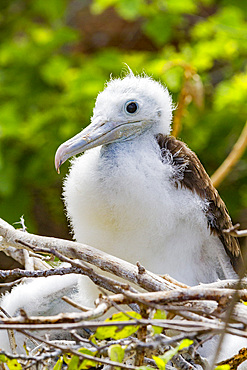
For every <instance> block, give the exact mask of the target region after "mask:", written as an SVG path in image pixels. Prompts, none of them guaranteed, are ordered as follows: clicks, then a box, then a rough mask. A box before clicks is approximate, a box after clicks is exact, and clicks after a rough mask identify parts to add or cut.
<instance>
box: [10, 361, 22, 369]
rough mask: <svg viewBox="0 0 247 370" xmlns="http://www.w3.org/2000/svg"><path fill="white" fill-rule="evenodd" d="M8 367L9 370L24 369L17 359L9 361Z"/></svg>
mask: <svg viewBox="0 0 247 370" xmlns="http://www.w3.org/2000/svg"><path fill="white" fill-rule="evenodd" d="M7 366H8V368H9V370H21V369H22V366H21V364H19V362H18V361H17V360H16V359H13V360H8V361H7Z"/></svg>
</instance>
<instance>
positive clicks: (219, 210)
mask: <svg viewBox="0 0 247 370" xmlns="http://www.w3.org/2000/svg"><path fill="white" fill-rule="evenodd" d="M157 142H158V144H159V146H160V149H161V155H162V157H165V156H167V152H169V156H170V155H171V156H172V164H173V165H174V166H177V168H178V171H179V169H181V168H185V170H184V173H183V177H182V178H181V179H180V178H178V179H174V180H175V181H174V183H175V186H176V187H178V186H179V185H180V186H181V187H185V188H187V189H189V190H191V191H193V192H195V193H197V194H198V195H199V196H200V197H201V198H202V199H205V200H207V201H208V202H209V206H208V209H207V211H206V217H207V220H208V226H209V227H210V230H211V232H212V233H213V234H215V235H218V237H219V239H220V240H221V242H222V244H223V245H224V248H225V251H226V253H227V254H228V256H229V257H230V260H231V264H232V266H233V268H234V270H235V271H236V272H238V273H239V272H240V271H241V270H242V268H243V259H242V255H241V251H240V247H239V243H238V240H237V239H236V238H235V237H233V236H231V235H229V234H226V233H224V232H223V230H224V229H228V228H230V227H231V226H232V222H231V218H230V216H229V213H228V211H227V208H226V206H225V203H224V202H223V200H222V199H221V197H220V196H219V193H218V192H217V190H216V189H215V188H214V186H213V184H212V181H211V179H210V177H209V176H208V174H207V172H206V171H205V169H204V167H203V165H202V164H201V162H200V161H199V159H198V158H197V156H196V154H195V153H194V152H192V150H190V149H189V148H188V147H187V145H186V144H185V143H183V142H181V141H179V140H177V139H175V138H174V137H173V136H165V135H162V134H159V135H157Z"/></svg>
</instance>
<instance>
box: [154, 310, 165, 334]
mask: <svg viewBox="0 0 247 370" xmlns="http://www.w3.org/2000/svg"><path fill="white" fill-rule="evenodd" d="M153 319H154V320H159V319H166V312H165V311H163V310H156V312H155V314H154V316H153ZM152 329H153V332H154V334H161V333H162V330H163V328H160V327H159V326H152Z"/></svg>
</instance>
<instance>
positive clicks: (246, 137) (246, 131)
mask: <svg viewBox="0 0 247 370" xmlns="http://www.w3.org/2000/svg"><path fill="white" fill-rule="evenodd" d="M246 146H247V122H246V123H245V125H244V128H243V130H242V132H241V134H240V136H239V138H238V140H237V142H236V143H235V145H234V147H233V148H232V151H231V152H230V154H229V155H228V156H227V157H226V159H225V160H224V162H223V163H222V164H221V165H220V167H219V168H218V169H217V170H216V171H215V172H214V174H213V175H212V176H211V180H212V182H213V185H214V186H215V187H218V186H219V185H220V183H221V182H222V181H223V180H224V178H225V177H226V176H227V175H228V173H229V172H230V171H231V169H232V167H233V166H235V164H236V163H237V162H238V161H239V159H240V158H241V157H242V155H243V153H244V151H245V149H246Z"/></svg>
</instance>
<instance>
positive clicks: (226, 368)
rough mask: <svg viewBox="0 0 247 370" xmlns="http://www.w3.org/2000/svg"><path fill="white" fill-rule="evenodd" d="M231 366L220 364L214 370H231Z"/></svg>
mask: <svg viewBox="0 0 247 370" xmlns="http://www.w3.org/2000/svg"><path fill="white" fill-rule="evenodd" d="M230 369H231V366H230V365H228V364H225V365H219V366H216V367H215V368H214V370H230Z"/></svg>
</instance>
